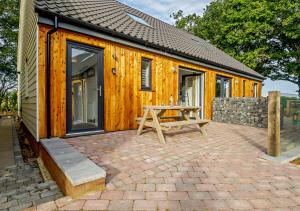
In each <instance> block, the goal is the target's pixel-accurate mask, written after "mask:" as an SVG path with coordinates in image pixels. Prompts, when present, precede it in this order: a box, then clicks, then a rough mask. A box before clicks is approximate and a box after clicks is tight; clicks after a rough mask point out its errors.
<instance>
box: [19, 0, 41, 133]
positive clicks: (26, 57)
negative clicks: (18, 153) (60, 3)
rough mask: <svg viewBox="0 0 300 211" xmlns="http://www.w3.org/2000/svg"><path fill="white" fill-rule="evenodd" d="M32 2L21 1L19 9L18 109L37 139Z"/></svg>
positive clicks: (34, 14) (29, 0) (35, 55)
mask: <svg viewBox="0 0 300 211" xmlns="http://www.w3.org/2000/svg"><path fill="white" fill-rule="evenodd" d="M33 1H34V0H22V1H21V8H20V34H19V46H18V71H19V72H21V74H20V80H19V89H20V90H19V93H20V105H21V107H20V109H21V117H22V121H23V123H24V124H25V126H26V127H27V129H28V130H29V131H30V132H31V134H32V135H33V136H34V137H35V138H36V139H38V134H37V132H38V129H37V127H38V126H37V120H38V117H37V53H38V52H37V39H38V37H37V29H38V25H37V15H36V13H35V11H34V2H33Z"/></svg>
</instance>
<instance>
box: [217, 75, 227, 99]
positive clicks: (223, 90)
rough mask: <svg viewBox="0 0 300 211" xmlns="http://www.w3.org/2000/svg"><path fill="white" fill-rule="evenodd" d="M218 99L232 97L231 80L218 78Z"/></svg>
mask: <svg viewBox="0 0 300 211" xmlns="http://www.w3.org/2000/svg"><path fill="white" fill-rule="evenodd" d="M216 97H231V79H230V78H225V77H221V76H217V80H216Z"/></svg>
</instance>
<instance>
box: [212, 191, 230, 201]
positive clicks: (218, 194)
mask: <svg viewBox="0 0 300 211" xmlns="http://www.w3.org/2000/svg"><path fill="white" fill-rule="evenodd" d="M210 194H211V196H212V197H213V198H214V199H232V195H231V194H230V192H228V191H213V192H210Z"/></svg>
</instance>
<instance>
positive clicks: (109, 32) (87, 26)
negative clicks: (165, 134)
mask: <svg viewBox="0 0 300 211" xmlns="http://www.w3.org/2000/svg"><path fill="white" fill-rule="evenodd" d="M36 12H38V13H39V14H44V15H56V16H58V17H59V18H60V19H61V20H65V21H66V22H69V23H73V24H76V25H77V26H81V27H83V28H90V29H93V30H97V31H99V30H101V31H102V32H104V33H107V34H109V35H110V36H115V37H119V38H123V39H126V40H129V41H133V42H135V43H138V44H141V45H143V46H146V45H145V42H143V41H142V40H139V39H137V38H134V37H131V36H128V35H125V34H123V33H119V32H117V31H114V30H111V29H107V28H104V27H99V26H95V25H93V24H91V23H87V22H83V21H80V20H77V19H74V18H70V17H66V16H62V15H60V14H57V13H53V12H50V11H45V10H42V9H39V8H36ZM147 47H151V48H154V49H158V50H160V51H164V52H168V53H170V54H175V55H179V56H181V57H184V58H187V59H192V60H195V61H200V62H204V63H207V64H210V65H213V66H216V67H220V68H225V69H228V70H231V71H234V72H235V73H241V74H243V75H249V76H251V77H254V78H256V79H257V80H265V79H266V78H265V77H263V76H258V75H255V74H251V73H247V72H244V71H240V70H237V69H234V68H231V67H227V66H224V65H220V64H218V63H215V62H211V61H208V60H205V59H200V58H198V57H194V56H188V55H186V54H183V53H180V52H177V51H174V50H171V49H168V48H166V47H162V46H159V45H156V44H153V43H148V44H147Z"/></svg>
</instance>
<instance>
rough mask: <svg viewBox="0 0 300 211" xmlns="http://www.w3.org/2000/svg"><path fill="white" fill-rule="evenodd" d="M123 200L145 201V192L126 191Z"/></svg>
mask: <svg viewBox="0 0 300 211" xmlns="http://www.w3.org/2000/svg"><path fill="white" fill-rule="evenodd" d="M123 199H133V200H137V199H145V192H144V191H125V192H124V196H123Z"/></svg>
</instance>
